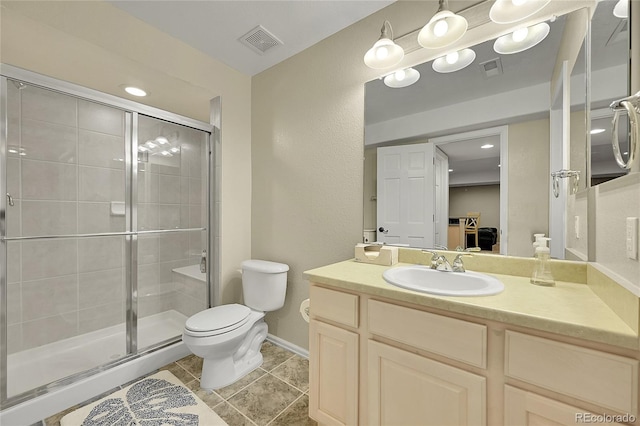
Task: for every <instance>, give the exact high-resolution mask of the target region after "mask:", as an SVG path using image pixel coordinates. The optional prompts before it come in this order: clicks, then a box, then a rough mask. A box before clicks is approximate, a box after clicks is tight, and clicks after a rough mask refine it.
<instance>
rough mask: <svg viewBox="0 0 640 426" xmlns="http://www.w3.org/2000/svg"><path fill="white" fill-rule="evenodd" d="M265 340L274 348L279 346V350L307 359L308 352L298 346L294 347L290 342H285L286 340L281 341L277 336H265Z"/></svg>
mask: <svg viewBox="0 0 640 426" xmlns="http://www.w3.org/2000/svg"><path fill="white" fill-rule="evenodd" d="M267 340H268V341H270V342H271V343H273V344H274V345H276V346H280V347H281V348H285V349H287V350H289V351H291V352H293V353H295V354H297V355H300V356H301V357H303V358H307V359H309V351H308V350H307V349H305V348H301V347H300V346H298V345H294V344H293V343H291V342H287V341H286V340H284V339H281V338H279V337H278V336H274V335H273V334H267Z"/></svg>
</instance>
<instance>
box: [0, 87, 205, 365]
mask: <svg viewBox="0 0 640 426" xmlns="http://www.w3.org/2000/svg"><path fill="white" fill-rule="evenodd" d="M7 112H8V118H9V132H8V148H9V154H8V159H7V190H8V192H9V193H10V194H11V196H12V197H13V199H14V206H12V207H9V206H8V207H7V234H8V236H9V237H15V236H35V235H40V236H42V235H62V234H76V233H101V232H122V231H125V230H126V229H125V226H126V224H125V217H124V216H123V215H117V214H113V213H112V211H111V203H112V202H123V201H124V198H125V171H124V164H125V163H124V136H123V135H124V113H123V112H122V111H120V110H117V109H114V108H110V107H106V106H103V105H100V104H97V103H93V102H88V101H84V100H81V99H77V98H74V97H71V96H66V95H62V94H59V93H56V92H53V91H49V90H44V89H39V88H35V87H31V86H25V87H23V88H21V89H19V88H18V86H17V85H14V84H13V83H12V82H9V84H8V111H7ZM144 122H146V123H147V125H146V126H144V125H143V123H144ZM167 129H168V130H171V131H172V133H171V136H172V137H173V139H172V140H171V143H172V146H177V147H179V148H180V152H178V153H175V154H174V155H173V156H171V157H166V158H165V157H164V156H161V155H150V156H149V157H148V161H147V162H141V163H139V169H140V173H139V179H138V193H139V202H140V205H139V209H138V210H139V220H138V222H139V229H141V230H143V229H173V228H187V227H201V226H205V225H203V224H202V223H203V218H204V217H205V215H204V214H203V212H204V207H205V203H204V202H203V200H205V197H204V195H203V194H204V192H203V191H204V190H205V185H204V182H206V180H203V179H202V176H203V175H204V176H206V166H205V164H206V163H203V162H204V161H205V160H204V159H206V155H204V153H205V144H204V140H205V139H204V136H203V135H202V133H201V132H198V131H195V130H191V129H187V128H183V127H180V126H176V125H173V124H169V123H163V122H161V121H159V120H155V119H150V118H146V117H141V126H140V132H139V135H140V143H141V144H142V143H144V141H145V139H144V138H145V137H147V134H148V135H149V137H150V138H151V139H153V137H156V136H159V134H154V132H156V133H157V132H158V131H168V130H167ZM145 132H147V134H145ZM201 163H203V164H202V166H201ZM202 240H203V236H202V235H201V233H200V232H192V233H188V234H187V233H184V234H183V233H173V234H164V235H162V236H157V235H156V236H144V237H142V236H141V237H140V239H139V251H138V259H139V268H138V288H139V297H140V300H139V308H138V315H139V316H140V317H144V316H147V315H152V314H155V313H158V312H162V311H166V310H170V309H176V308H177V307H178V306H177V304H178V303H177V302H176V300H175V297H174V295H175V294H176V287H177V286H178V284H174V283H173V280H172V274H171V269H172V268H175V267H177V266H184V265H188V264H194V263H197V262H198V261H199V258H200V252H201V247H203V243H202ZM125 265H126V262H125V238H124V237H122V236H117V237H99V238H82V239H76V238H69V239H56V240H33V241H22V242H17V241H13V242H9V243H8V268H7V269H8V271H7V274H8V307H9V309H8V336H7V338H8V351H9V353H14V352H18V351H21V350H25V349H29V348H33V347H37V346H41V345H43V344H47V343H50V342H54V341H57V340H60V339H64V338H68V337H73V336H75V335H78V334H84V333H87V332H91V331H94V330H98V329H101V328H104V327H108V326H111V325H115V324H120V323H122V322H123V321H124V314H125V300H126V298H125Z"/></svg>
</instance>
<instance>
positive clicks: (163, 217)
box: [158, 191, 180, 229]
mask: <svg viewBox="0 0 640 426" xmlns="http://www.w3.org/2000/svg"><path fill="white" fill-rule="evenodd" d="M161 192H162V191H161ZM179 227H180V205H179V204H160V205H159V206H158V228H159V229H175V228H179Z"/></svg>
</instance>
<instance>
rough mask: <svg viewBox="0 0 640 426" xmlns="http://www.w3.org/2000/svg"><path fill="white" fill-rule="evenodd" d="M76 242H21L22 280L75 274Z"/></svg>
mask: <svg viewBox="0 0 640 426" xmlns="http://www.w3.org/2000/svg"><path fill="white" fill-rule="evenodd" d="M77 244H78V243H77V242H76V240H42V241H24V242H22V280H23V281H33V280H38V279H43V278H51V277H59V276H63V275H71V274H75V273H76V272H77V256H78V247H77Z"/></svg>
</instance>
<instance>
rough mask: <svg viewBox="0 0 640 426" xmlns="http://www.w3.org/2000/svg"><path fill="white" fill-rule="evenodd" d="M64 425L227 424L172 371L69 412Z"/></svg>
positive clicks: (189, 425) (156, 425)
mask: <svg viewBox="0 0 640 426" xmlns="http://www.w3.org/2000/svg"><path fill="white" fill-rule="evenodd" d="M60 425H61V426H79V425H83V426H131V425H141V426H161V425H172V426H173V425H175V426H178V425H180V426H182V425H184V426H191V425H193V426H195V425H201V426H205V425H206V426H217V425H222V426H224V425H226V423H225V422H224V420H222V419H221V418H220V417H219V416H218V415H217V414H216V413H214V412H213V410H211V408H209V406H207V405H206V404H205V403H204V402H202V400H201V399H199V398H198V397H197V396H196V395H194V394H193V392H191V391H190V390H189V389H187V388H186V387H184V385H183V384H182V383H181V382H180V380H178V379H177V378H176V377H175V376H174V375H173V374H171V373H169V372H168V371H160V372H159V373H157V374H154V375H153V376H149V377H145V378H144V379H141V380H139V381H137V382H135V383H134V384H132V385H130V386H127V387H126V388H124V389H122V390H119V391H116V392H114V393H112V394H111V395H109V396H106V397H104V398H102V399H100V400H98V401H96V402H94V403H91V404H89V405H85V406H84V407H81V408H78V409H77V410H75V411H72V412H71V413H69V414H67V415H66V416H64V417H63V418H62V419H61V420H60Z"/></svg>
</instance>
